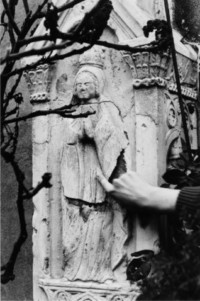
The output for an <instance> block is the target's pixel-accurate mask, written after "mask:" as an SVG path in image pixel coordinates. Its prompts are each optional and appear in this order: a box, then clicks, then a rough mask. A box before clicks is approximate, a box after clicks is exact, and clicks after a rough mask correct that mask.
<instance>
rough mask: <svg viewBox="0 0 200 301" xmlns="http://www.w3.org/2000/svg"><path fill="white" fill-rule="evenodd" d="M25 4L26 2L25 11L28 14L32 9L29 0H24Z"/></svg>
mask: <svg viewBox="0 0 200 301" xmlns="http://www.w3.org/2000/svg"><path fill="white" fill-rule="evenodd" d="M23 4H24V8H25V12H26V14H28V13H29V11H30V9H29V5H28V1H27V0H23Z"/></svg>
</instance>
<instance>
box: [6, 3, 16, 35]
mask: <svg viewBox="0 0 200 301" xmlns="http://www.w3.org/2000/svg"><path fill="white" fill-rule="evenodd" d="M2 2H3V5H4V9H5V12H6V14H7V16H8V19H9V21H10V23H11V25H12V28H13V29H14V31H15V33H16V34H17V35H20V30H19V28H18V26H17V24H16V23H15V21H14V19H13V16H12V14H11V12H10V9H9V6H8V3H7V2H6V0H2Z"/></svg>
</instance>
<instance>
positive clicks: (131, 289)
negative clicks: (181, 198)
mask: <svg viewBox="0 0 200 301" xmlns="http://www.w3.org/2000/svg"><path fill="white" fill-rule="evenodd" d="M92 4H94V1H93V2H91V3H89V2H88V5H89V6H90V5H92ZM149 4H150V15H152V12H154V13H155V15H157V13H156V12H155V11H154V9H155V8H158V7H160V8H162V5H161V4H160V2H159V1H156V3H155V2H151V3H149ZM88 5H84V6H82V5H78V6H77V7H76V9H75V10H74V11H73V10H72V11H70V12H68V13H67V14H66V15H65V14H64V15H63V16H62V18H63V19H62V25H61V27H62V28H61V29H62V30H67V28H69V27H71V26H72V25H73V24H74V22H75V21H77V19H78V18H80V17H81V15H82V14H83V13H84V12H85V11H87V10H88V9H89V6H88ZM144 5H145V9H144V11H142V10H141V8H140V7H141V6H142V7H143V6H144ZM133 7H134V8H135V9H136V11H137V12H138V14H136V15H134V12H133V14H130V11H131V8H133ZM140 7H139V6H138V5H137V3H136V1H135V2H131V1H126V5H125V4H122V2H121V1H115V3H114V11H113V13H112V15H111V19H110V21H109V27H108V28H107V29H106V30H105V31H104V34H103V37H102V39H104V40H108V41H111V42H117V41H118V40H119V41H122V42H124V43H128V44H130V45H135V46H138V45H141V44H144V43H145V42H147V40H148V39H144V38H141V32H142V29H141V28H142V25H144V23H145V21H147V20H148V15H149V14H146V12H145V11H148V7H146V4H145V2H144V1H143V2H141V3H140ZM143 8H144V7H143ZM140 16H142V17H141V18H140ZM135 24H137V25H136V26H135V27H134V25H135ZM132 28H133V29H132ZM134 37H135V38H134ZM177 45H178V46H177V49H178V50H180V53H179V55H178V57H179V66H180V70H181V80H182V86H183V90H182V93H183V96H184V97H185V98H184V99H185V109H186V111H187V113H188V120H190V122H188V127H189V129H190V136H191V141H192V143H193V146H194V147H196V146H197V142H196V141H197V138H196V135H197V130H196V128H197V127H196V111H195V110H192V109H191V106H192V104H193V102H194V98H195V91H194V87H195V76H194V74H195V66H194V65H195V63H194V62H195V54H194V52H192V51H191V52H190V50H189V49H187V53H186V55H185V56H183V48H182V46H180V40H177ZM95 49H96V50H94V49H92V51H90V52H89V53H85V54H84V55H81V56H80V57H78V56H75V57H71V58H69V59H66V60H63V61H62V62H58V63H57V66H56V69H55V72H54V73H53V76H51V77H50V78H51V82H49V85H48V89H47V85H46V86H45V85H40V88H41V87H42V89H43V90H44V91H46V92H48V93H49V97H47V98H46V99H48V102H46V103H42V102H38V101H35V104H34V109H37V108H40V107H43V108H44V107H45V108H55V107H56V106H62V105H65V104H74V105H75V108H76V110H77V111H76V112H79V113H85V112H87V111H89V112H95V114H93V115H90V116H88V117H87V118H83V119H82V118H77V119H68V120H66V119H64V118H62V117H60V116H54V115H51V116H48V117H42V118H41V119H38V120H39V121H40V122H39V125H38V124H37V123H36V122H35V123H34V124H33V173H34V179H36V178H38V176H40V175H41V172H44V171H48V172H52V174H53V178H52V184H53V186H52V188H51V189H50V190H49V192H46V193H44V192H41V193H40V194H38V195H37V196H36V198H35V199H34V205H35V211H34V218H33V225H34V229H35V230H34V234H33V240H34V245H33V246H34V247H33V256H34V299H35V300H41V301H43V300H44V301H46V300H72V301H73V300H92V301H93V300H102V301H103V300H109V301H111V300H127V301H130V300H135V298H136V296H137V294H138V293H139V291H138V288H137V286H136V285H130V282H129V281H128V280H127V275H126V271H127V267H128V265H129V263H130V261H131V253H133V252H134V251H139V250H143V249H150V250H153V251H154V252H157V251H158V242H159V238H158V229H157V228H158V224H157V220H156V218H155V216H153V215H148V216H143V214H138V213H137V212H134V213H133V212H132V213H131V214H129V212H127V210H126V209H125V208H122V207H121V206H120V205H118V204H117V203H116V202H115V201H114V200H112V199H111V198H108V197H107V196H106V194H105V192H104V191H103V189H102V187H101V186H100V184H99V183H98V180H97V177H96V176H97V174H98V173H103V174H104V176H105V177H106V178H107V179H108V180H112V179H113V178H117V177H119V176H120V175H121V174H122V173H123V172H125V171H126V170H127V169H134V170H136V171H137V172H138V174H140V175H141V176H142V177H143V178H144V179H145V180H146V181H147V182H149V183H151V184H153V185H159V184H160V183H161V182H162V174H163V173H164V171H165V169H166V166H167V163H169V162H168V161H169V159H170V158H173V159H174V156H175V157H177V154H178V152H179V151H180V149H181V147H182V143H183V141H184V137H183V134H182V128H181V126H182V123H181V118H180V117H181V116H180V109H179V105H178V102H177V92H176V85H175V81H174V72H173V68H172V60H171V56H170V54H169V53H161V52H160V53H159V54H154V53H146V52H143V53H138V54H134V55H131V54H130V53H124V52H122V53H121V52H117V51H115V50H111V49H104V48H100V47H95ZM190 56H191V57H190ZM103 63H104V64H103ZM47 69H48V68H47ZM45 70H46V69H45ZM45 74H46V73H45ZM45 78H46V77H45ZM47 78H48V76H47ZM188 85H190V89H189V88H188ZM47 90H48V91H47ZM31 91H33V90H31ZM34 91H37V89H35V90H34ZM40 92H41V93H42V92H43V91H42V90H41V91H40ZM31 93H32V92H31ZM36 96H37V95H36ZM187 97H188V98H187ZM36 98H37V97H36ZM36 100H37V99H36ZM191 123H192V126H191Z"/></svg>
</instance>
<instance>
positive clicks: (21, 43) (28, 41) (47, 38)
mask: <svg viewBox="0 0 200 301" xmlns="http://www.w3.org/2000/svg"><path fill="white" fill-rule="evenodd" d="M51 39H52V38H51V36H50V35H48V34H45V35H41V36H34V37H30V38H28V39H24V40H19V41H17V44H18V45H19V46H20V47H22V46H24V45H28V44H31V43H34V42H39V41H50V40H51Z"/></svg>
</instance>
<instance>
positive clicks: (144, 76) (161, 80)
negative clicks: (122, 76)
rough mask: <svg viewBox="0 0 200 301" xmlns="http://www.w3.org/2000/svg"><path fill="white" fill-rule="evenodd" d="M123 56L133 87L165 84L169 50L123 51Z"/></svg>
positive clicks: (163, 85)
mask: <svg viewBox="0 0 200 301" xmlns="http://www.w3.org/2000/svg"><path fill="white" fill-rule="evenodd" d="M123 56H124V59H125V61H126V62H127V63H128V65H129V66H130V68H131V70H132V75H133V87H134V88H140V87H152V86H160V87H165V86H166V85H167V79H166V76H167V70H168V65H169V60H170V54H169V52H167V51H165V52H161V51H160V52H159V53H154V52H146V51H145V52H138V53H134V54H131V53H128V52H124V53H123Z"/></svg>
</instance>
